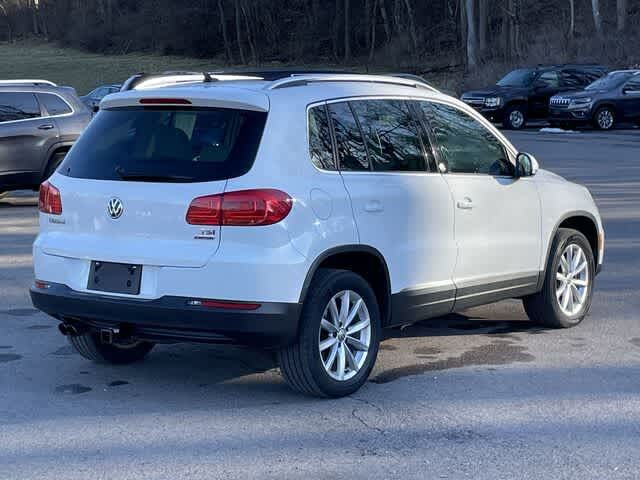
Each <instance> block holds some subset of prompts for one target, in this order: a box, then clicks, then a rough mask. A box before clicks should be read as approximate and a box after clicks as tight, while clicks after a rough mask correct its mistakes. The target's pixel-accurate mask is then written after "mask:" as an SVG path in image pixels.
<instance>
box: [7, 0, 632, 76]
mask: <svg viewBox="0 0 640 480" xmlns="http://www.w3.org/2000/svg"><path fill="white" fill-rule="evenodd" d="M639 17H640V0H182V1H178V0H0V40H6V41H14V40H16V39H19V38H24V37H38V38H42V39H44V40H48V41H55V42H59V43H61V44H63V45H69V46H73V47H77V48H82V49H86V50H89V51H94V52H104V53H116V54H124V53H129V52H132V51H146V52H154V53H160V54H178V55H189V56H195V57H207V58H209V57H211V58H216V59H220V60H222V61H224V62H226V63H228V64H234V65H238V64H242V65H260V64H265V63H269V62H274V61H277V62H287V63H312V64H335V63H344V64H349V65H359V66H360V65H365V66H369V65H370V66H381V65H385V66H393V67H397V68H404V69H408V70H415V71H417V72H420V71H425V70H428V69H446V68H455V67H460V66H464V67H466V68H467V70H468V71H473V70H475V69H477V68H479V67H480V66H482V65H483V64H484V63H486V62H495V61H503V62H511V63H514V62H517V61H523V60H527V59H536V58H538V59H549V58H553V59H557V60H568V59H573V58H575V59H583V58H584V59H587V60H588V59H590V58H589V57H593V56H596V55H600V54H605V55H608V56H610V58H611V59H613V60H615V61H619V62H623V61H625V58H626V57H629V56H632V55H634V54H635V53H634V52H636V51H638V48H637V47H638V46H640V42H639V40H638V36H640V34H639V33H638V29H637V28H635V27H636V26H637V25H638V23H639V22H638V19H639ZM612 46H613V47H612ZM612 50H613V51H612ZM593 60H597V61H602V60H601V59H593ZM605 60H609V59H605ZM637 61H638V60H637V59H635V62H636V63H637Z"/></svg>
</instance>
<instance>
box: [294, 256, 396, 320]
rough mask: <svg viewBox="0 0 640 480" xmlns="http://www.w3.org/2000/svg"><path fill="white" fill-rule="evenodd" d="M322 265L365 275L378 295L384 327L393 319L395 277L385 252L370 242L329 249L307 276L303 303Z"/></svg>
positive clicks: (301, 300)
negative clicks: (392, 278) (392, 294)
mask: <svg viewBox="0 0 640 480" xmlns="http://www.w3.org/2000/svg"><path fill="white" fill-rule="evenodd" d="M320 268H331V269H340V270H349V271H352V272H354V273H357V274H358V275H360V276H361V277H363V278H364V279H365V280H366V281H367V282H368V283H369V284H370V285H371V288H372V289H373V291H374V292H375V294H376V299H377V301H378V304H379V306H380V319H381V323H382V326H383V327H384V326H386V325H388V323H389V320H390V318H391V280H390V276H389V268H388V267H387V262H386V261H385V259H384V257H383V256H382V254H381V253H380V252H379V251H378V250H377V249H375V248H373V247H370V246H367V245H344V246H341V247H335V248H330V249H329V250H325V251H324V252H322V253H321V254H320V255H318V257H317V258H316V259H315V260H314V262H313V263H312V265H311V267H310V268H309V271H308V272H307V276H306V278H305V281H304V284H303V287H302V292H301V294H300V303H304V301H305V299H306V297H307V294H308V293H309V286H310V285H311V282H312V281H313V278H314V276H315V274H316V272H317V271H318V269H320Z"/></svg>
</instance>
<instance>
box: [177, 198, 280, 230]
mask: <svg viewBox="0 0 640 480" xmlns="http://www.w3.org/2000/svg"><path fill="white" fill-rule="evenodd" d="M291 206H292V200H291V197H290V196H289V195H287V194H286V193H284V192H281V191H280V190H273V189H259V190H241V191H239V192H227V193H221V194H217V195H207V196H205V197H198V198H196V199H194V200H193V201H192V202H191V205H189V210H188V211H187V223H189V224H191V225H234V226H244V227H249V226H259V225H273V224H274V223H278V222H279V221H281V220H283V219H284V218H285V217H286V216H287V215H289V212H290V211H291Z"/></svg>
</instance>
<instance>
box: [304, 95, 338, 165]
mask: <svg viewBox="0 0 640 480" xmlns="http://www.w3.org/2000/svg"><path fill="white" fill-rule="evenodd" d="M309 151H310V153H311V161H312V162H313V164H314V165H315V166H316V167H318V168H321V169H323V170H335V169H336V165H335V161H334V157H333V143H332V141H331V129H330V127H329V117H328V116H327V110H326V107H325V106H324V105H320V106H317V107H313V108H311V109H309Z"/></svg>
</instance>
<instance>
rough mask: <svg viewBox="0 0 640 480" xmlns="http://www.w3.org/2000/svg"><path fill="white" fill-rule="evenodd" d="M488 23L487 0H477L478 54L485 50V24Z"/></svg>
mask: <svg viewBox="0 0 640 480" xmlns="http://www.w3.org/2000/svg"><path fill="white" fill-rule="evenodd" d="M488 23H489V9H488V5H487V0H479V2H478V46H479V48H480V54H481V55H483V54H484V53H485V52H486V51H487V26H488Z"/></svg>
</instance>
